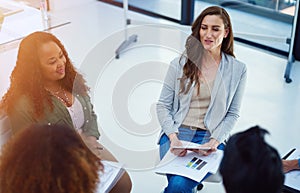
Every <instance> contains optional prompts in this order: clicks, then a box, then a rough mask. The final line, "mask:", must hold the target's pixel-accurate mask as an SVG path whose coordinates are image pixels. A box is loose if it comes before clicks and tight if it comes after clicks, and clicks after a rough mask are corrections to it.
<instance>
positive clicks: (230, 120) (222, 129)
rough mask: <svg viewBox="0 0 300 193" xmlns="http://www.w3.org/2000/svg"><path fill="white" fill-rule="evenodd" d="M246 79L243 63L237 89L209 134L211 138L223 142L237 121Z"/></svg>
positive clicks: (245, 69)
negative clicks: (219, 120) (222, 117)
mask: <svg viewBox="0 0 300 193" xmlns="http://www.w3.org/2000/svg"><path fill="white" fill-rule="evenodd" d="M243 65H244V64H243ZM246 81H247V68H246V66H245V65H244V68H243V71H242V73H241V76H240V80H239V83H238V86H237V89H236V91H235V93H234V95H233V98H232V100H231V103H230V105H229V109H228V111H227V113H226V115H225V117H224V119H223V120H222V121H221V123H220V124H219V125H218V127H217V128H216V129H215V130H214V132H213V133H212V136H211V137H212V138H214V139H216V140H218V141H219V142H223V141H224V140H225V139H226V138H227V137H228V136H229V134H230V131H231V130H232V128H233V127H234V125H235V124H236V122H237V119H238V118H239V116H240V115H239V114H240V109H241V104H242V98H243V95H244V91H245V87H246Z"/></svg>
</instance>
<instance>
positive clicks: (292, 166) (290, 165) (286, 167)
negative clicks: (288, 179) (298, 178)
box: [282, 159, 299, 173]
mask: <svg viewBox="0 0 300 193" xmlns="http://www.w3.org/2000/svg"><path fill="white" fill-rule="evenodd" d="M282 169H283V172H284V173H287V172H289V171H291V170H296V169H299V166H298V160H296V159H294V160H282Z"/></svg>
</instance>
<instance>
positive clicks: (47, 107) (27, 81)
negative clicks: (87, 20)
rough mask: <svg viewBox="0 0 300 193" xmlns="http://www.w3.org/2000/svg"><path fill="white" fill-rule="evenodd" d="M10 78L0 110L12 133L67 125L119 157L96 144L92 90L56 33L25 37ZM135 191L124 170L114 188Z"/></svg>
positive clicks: (98, 150) (105, 155)
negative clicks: (28, 128)
mask: <svg viewBox="0 0 300 193" xmlns="http://www.w3.org/2000/svg"><path fill="white" fill-rule="evenodd" d="M10 80H11V84H10V88H9V89H8V91H7V93H6V94H5V95H4V96H3V98H2V101H1V104H0V108H1V109H3V110H4V112H5V113H6V115H8V117H9V120H10V124H11V129H12V133H13V134H16V133H17V132H19V131H21V130H23V129H25V128H27V127H29V126H30V125H32V124H34V123H39V124H48V125H66V126H68V127H70V128H73V129H76V130H77V131H78V132H79V133H80V134H81V137H82V139H83V140H84V142H85V143H86V144H87V146H88V147H89V148H90V150H91V151H92V152H93V153H94V154H96V155H97V156H98V157H100V158H101V159H103V160H110V161H116V159H115V158H114V157H113V156H112V155H111V154H110V153H109V152H108V151H107V150H106V149H105V148H103V146H102V145H101V144H99V143H98V142H97V139H98V138H99V136H100V134H99V131H98V126H97V117H96V115H95V113H94V111H93V106H92V104H91V101H90V97H89V95H88V91H89V89H88V87H87V86H86V84H85V80H84V78H83V76H82V75H81V74H79V73H78V72H77V71H76V69H75V68H74V66H73V64H72V63H71V61H70V59H69V57H68V54H67V51H66V50H65V48H64V46H63V45H62V43H61V42H60V41H59V40H58V39H57V38H56V37H55V36H54V35H52V34H50V33H47V32H34V33H32V34H30V35H28V36H27V37H25V38H24V39H23V40H22V41H21V43H20V46H19V51H18V56H17V62H16V66H15V68H14V70H13V72H12V74H11V77H10ZM121 189H122V190H121ZM130 190H131V181H130V178H129V176H128V174H127V173H125V174H124V175H123V177H122V178H121V180H120V181H119V182H118V184H117V185H116V187H115V191H112V192H130Z"/></svg>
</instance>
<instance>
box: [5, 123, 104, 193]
mask: <svg viewBox="0 0 300 193" xmlns="http://www.w3.org/2000/svg"><path fill="white" fill-rule="evenodd" d="M102 169H103V165H102V163H101V161H100V159H99V158H98V157H97V156H95V155H94V154H93V153H92V152H91V151H90V150H89V148H88V147H87V146H86V145H85V143H84V142H83V141H82V139H81V137H80V136H79V135H78V134H77V133H76V131H75V130H74V129H71V128H69V127H66V126H48V125H32V126H31V127H29V128H27V129H24V130H22V131H20V132H18V133H17V134H16V135H14V136H13V137H12V138H11V139H10V140H9V141H8V142H7V143H6V144H5V145H4V146H3V149H2V152H1V156H0V193H16V192H19V193H49V192H55V193H70V192H72V193H94V192H95V189H96V186H97V184H98V183H99V177H98V172H100V171H102Z"/></svg>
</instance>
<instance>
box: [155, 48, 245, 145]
mask: <svg viewBox="0 0 300 193" xmlns="http://www.w3.org/2000/svg"><path fill="white" fill-rule="evenodd" d="M184 64H185V59H182V60H180V58H179V57H178V58H175V59H174V60H173V61H172V62H171V64H170V67H169V69H168V72H167V75H166V77H165V81H164V84H163V87H162V91H161V95H160V98H159V100H158V103H157V106H156V110H157V116H158V120H159V122H160V125H161V128H162V132H161V135H162V134H163V133H165V134H166V135H169V134H171V133H178V128H179V127H180V125H181V124H182V122H183V120H184V118H185V116H186V115H187V112H188V109H189V105H190V101H191V98H192V93H193V90H194V88H195V83H193V84H192V87H191V89H190V90H189V92H188V93H187V94H179V91H180V81H179V80H178V78H181V77H182V74H183V66H184ZM246 79H247V68H246V65H245V64H244V63H242V62H240V61H238V60H237V59H235V58H234V57H232V56H230V55H227V54H225V53H222V60H221V62H220V65H219V69H218V72H217V75H216V78H215V82H214V86H213V88H212V93H211V102H210V104H209V107H208V109H207V113H206V115H205V117H204V125H205V127H206V128H207V129H208V130H209V131H210V134H211V138H214V139H217V140H218V141H219V142H223V141H224V140H225V139H226V138H227V137H228V136H229V134H230V131H231V130H232V128H233V127H234V125H235V123H236V121H237V119H238V117H239V114H240V107H241V102H242V96H243V93H244V88H245V84H246ZM161 135H160V137H161Z"/></svg>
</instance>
